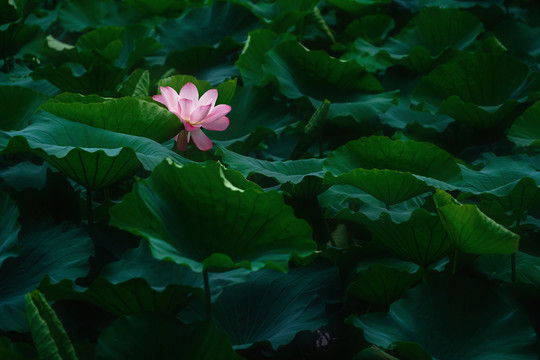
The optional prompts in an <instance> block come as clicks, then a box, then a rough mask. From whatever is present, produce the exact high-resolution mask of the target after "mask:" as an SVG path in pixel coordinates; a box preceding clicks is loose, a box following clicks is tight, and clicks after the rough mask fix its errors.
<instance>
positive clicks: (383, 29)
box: [345, 14, 396, 44]
mask: <svg viewBox="0 0 540 360" xmlns="http://www.w3.org/2000/svg"><path fill="white" fill-rule="evenodd" d="M395 27H396V22H395V20H394V18H393V17H391V16H390V15H387V14H369V15H364V16H362V17H361V18H360V19H358V20H354V21H353V22H351V23H350V24H349V25H348V26H347V28H346V29H345V34H347V35H348V36H350V37H351V38H357V37H359V36H360V37H362V38H363V39H365V40H367V41H369V42H370V43H371V44H376V43H381V42H382V41H383V40H384V39H386V37H387V36H388V34H389V33H390V31H392V30H393V29H394V28H395Z"/></svg>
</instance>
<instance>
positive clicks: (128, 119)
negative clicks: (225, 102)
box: [41, 93, 181, 143]
mask: <svg viewBox="0 0 540 360" xmlns="http://www.w3.org/2000/svg"><path fill="white" fill-rule="evenodd" d="M85 98H87V97H86V96H84V95H80V94H71V93H62V94H60V95H58V96H56V97H55V98H54V99H53V100H50V101H48V102H47V103H45V104H43V105H42V106H41V109H42V110H45V111H47V112H49V113H51V114H54V115H57V116H60V117H63V118H64V119H69V120H72V121H77V122H80V123H83V124H86V125H90V126H93V127H96V128H100V129H105V130H110V131H115V132H120V133H124V134H129V135H135V136H144V137H147V138H150V139H152V140H155V141H157V142H160V143H161V142H164V141H166V140H169V139H171V138H172V137H173V136H175V135H176V134H178V132H179V131H180V128H181V122H180V120H179V119H178V117H177V116H176V115H174V114H173V113H171V112H170V111H168V110H167V109H165V108H163V107H162V106H159V105H158V104H157V103H152V102H148V101H145V100H141V99H136V98H132V97H127V96H126V97H122V98H119V99H95V98H96V97H95V96H93V97H88V98H89V99H85Z"/></svg>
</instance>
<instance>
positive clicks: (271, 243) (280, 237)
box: [110, 161, 315, 272]
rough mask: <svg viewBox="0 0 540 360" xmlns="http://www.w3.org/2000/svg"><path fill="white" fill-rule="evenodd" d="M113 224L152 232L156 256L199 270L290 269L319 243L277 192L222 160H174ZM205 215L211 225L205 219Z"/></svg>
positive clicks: (115, 211) (138, 189)
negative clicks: (202, 162)
mask: <svg viewBox="0 0 540 360" xmlns="http://www.w3.org/2000/svg"><path fill="white" fill-rule="evenodd" d="M110 215H111V221H110V223H111V224H112V225H114V226H117V227H119V228H121V229H123V230H127V231H130V232H132V233H134V234H137V235H142V236H143V237H145V238H147V239H148V241H149V243H150V248H151V250H152V253H153V255H154V256H155V257H156V258H158V259H169V260H173V261H175V262H177V263H179V264H185V265H188V266H189V267H191V268H192V269H193V270H194V271H197V272H200V271H202V270H203V269H214V268H217V269H220V268H223V269H230V268H236V267H244V268H248V269H249V268H251V269H253V270H258V269H261V268H263V267H272V268H276V269H280V270H282V271H284V270H286V269H287V261H288V260H289V258H290V257H291V255H292V254H298V255H300V256H306V255H309V254H311V253H312V252H313V251H314V250H315V243H314V242H313V241H312V239H311V228H310V227H309V226H308V225H307V223H305V222H304V221H303V220H298V219H296V218H295V217H294V215H293V212H292V209H291V208H290V207H288V206H286V205H285V203H284V202H283V198H282V196H281V195H280V194H278V193H277V192H267V193H264V192H262V191H261V190H260V188H259V187H258V186H257V185H256V184H254V183H251V182H248V181H247V180H245V178H243V177H242V175H240V173H238V172H236V171H233V170H225V169H224V168H223V166H222V165H220V164H218V163H207V164H206V165H196V164H188V165H185V166H183V167H179V166H178V165H175V164H174V163H172V161H166V162H163V163H161V164H160V165H158V166H157V167H156V168H155V169H154V171H153V172H152V174H151V175H150V177H148V178H147V179H145V180H142V181H140V182H138V183H137V184H136V185H135V186H134V190H133V192H131V193H130V194H128V195H126V196H125V198H124V200H123V201H122V203H121V204H119V205H116V206H114V207H113V208H111V210H110ZM201 219H205V225H204V226H203V225H202V224H201V225H199V226H197V225H194V224H198V223H199V221H200V220H201Z"/></svg>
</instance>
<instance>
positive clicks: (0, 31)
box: [0, 22, 45, 59]
mask: <svg viewBox="0 0 540 360" xmlns="http://www.w3.org/2000/svg"><path fill="white" fill-rule="evenodd" d="M44 41H45V33H44V31H43V30H42V29H41V28H40V27H39V26H36V25H29V24H23V23H22V22H13V23H11V24H9V25H8V24H6V25H4V26H1V27H0V57H1V58H2V59H8V58H10V57H14V58H18V59H21V58H23V57H24V55H30V54H32V55H34V54H37V53H38V52H39V50H40V48H41V44H42V43H43V42H44Z"/></svg>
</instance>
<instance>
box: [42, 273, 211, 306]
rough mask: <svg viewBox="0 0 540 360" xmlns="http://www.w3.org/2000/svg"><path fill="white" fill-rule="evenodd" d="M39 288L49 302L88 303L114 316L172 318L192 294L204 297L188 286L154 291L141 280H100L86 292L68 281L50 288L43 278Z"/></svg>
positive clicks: (50, 285) (187, 302) (200, 290)
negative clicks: (140, 314)
mask: <svg viewBox="0 0 540 360" xmlns="http://www.w3.org/2000/svg"><path fill="white" fill-rule="evenodd" d="M188 270H189V269H188ZM39 288H40V290H41V291H42V292H43V293H44V294H45V295H46V296H47V298H48V299H50V300H66V299H69V300H81V301H87V302H90V303H92V304H94V305H96V306H98V307H100V308H101V309H103V310H105V311H108V312H110V313H112V314H114V315H128V314H133V313H138V312H145V311H156V312H160V313H167V314H172V315H174V314H176V313H178V312H179V311H180V310H182V308H184V307H185V306H186V305H187V304H189V302H190V301H191V300H192V297H193V293H197V295H198V296H203V290H202V289H200V288H193V287H191V286H184V285H177V284H168V285H166V286H163V287H161V288H159V289H154V288H153V287H151V286H150V285H149V283H148V282H147V281H146V279H142V278H132V279H129V280H126V281H124V282H111V281H110V280H109V279H107V278H103V277H99V278H97V279H96V280H94V281H93V282H92V284H90V286H89V287H88V288H83V287H81V286H78V285H75V284H74V283H73V282H72V281H71V280H68V279H64V280H62V281H60V282H59V283H58V284H51V281H50V279H49V278H48V277H45V279H44V280H43V281H42V282H41V284H40V285H39Z"/></svg>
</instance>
